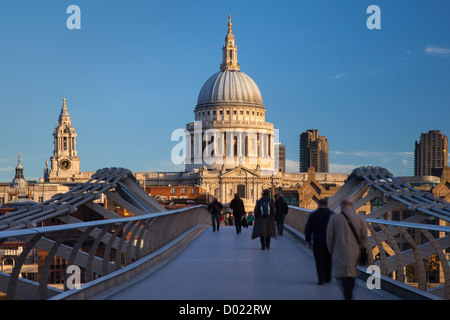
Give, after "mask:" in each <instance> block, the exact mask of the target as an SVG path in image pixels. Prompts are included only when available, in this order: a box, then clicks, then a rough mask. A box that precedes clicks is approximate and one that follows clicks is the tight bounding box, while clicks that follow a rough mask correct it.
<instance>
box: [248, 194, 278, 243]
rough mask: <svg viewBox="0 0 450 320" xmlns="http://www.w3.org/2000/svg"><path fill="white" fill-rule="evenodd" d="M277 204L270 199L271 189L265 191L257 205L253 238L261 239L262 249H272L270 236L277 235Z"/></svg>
mask: <svg viewBox="0 0 450 320" xmlns="http://www.w3.org/2000/svg"><path fill="white" fill-rule="evenodd" d="M275 214H276V209H275V204H274V202H273V200H272V199H270V192H269V190H264V191H263V196H262V198H261V199H259V200H258V201H256V205H255V225H254V227H253V231H252V239H255V238H257V237H259V238H260V240H261V250H265V249H266V248H267V249H270V238H271V237H275V238H276V237H277V233H276V231H275Z"/></svg>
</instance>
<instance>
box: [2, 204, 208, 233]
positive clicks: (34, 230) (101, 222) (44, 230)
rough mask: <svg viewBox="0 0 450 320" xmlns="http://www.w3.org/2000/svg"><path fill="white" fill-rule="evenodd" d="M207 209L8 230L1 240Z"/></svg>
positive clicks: (188, 208) (193, 207) (186, 209)
mask: <svg viewBox="0 0 450 320" xmlns="http://www.w3.org/2000/svg"><path fill="white" fill-rule="evenodd" d="M202 207H204V208H206V206H204V205H197V206H191V207H186V208H180V209H175V210H170V211H164V212H158V213H151V214H146V215H141V216H134V217H127V218H118V219H108V220H96V221H88V222H80V223H72V224H63V225H55V226H46V227H39V228H29V229H20V230H7V231H0V239H7V238H18V237H24V236H31V235H35V234H46V233H50V232H58V231H69V230H79V229H84V228H89V227H101V226H106V225H114V224H117V223H122V222H136V221H141V220H147V219H153V218H158V217H163V216H170V215H173V214H176V213H180V212H184V211H191V210H192V209H197V208H202Z"/></svg>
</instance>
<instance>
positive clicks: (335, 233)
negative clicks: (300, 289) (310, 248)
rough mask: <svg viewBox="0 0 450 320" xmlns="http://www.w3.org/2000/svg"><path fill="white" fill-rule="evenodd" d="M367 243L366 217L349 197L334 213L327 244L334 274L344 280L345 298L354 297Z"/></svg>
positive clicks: (329, 225) (329, 226)
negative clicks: (362, 253)
mask: <svg viewBox="0 0 450 320" xmlns="http://www.w3.org/2000/svg"><path fill="white" fill-rule="evenodd" d="M366 243H367V225H366V221H365V219H364V217H363V216H362V215H360V214H357V213H356V212H355V211H354V210H353V204H352V202H351V201H350V200H349V199H347V200H344V201H342V203H341V212H340V213H337V214H333V215H332V216H331V218H330V222H329V223H328V229H327V246H328V250H329V252H330V253H331V259H332V263H333V274H334V276H335V278H336V279H339V280H341V281H342V287H343V290H344V298H345V299H346V300H351V299H352V298H353V289H354V287H355V278H356V265H357V263H358V260H359V258H360V254H361V248H362V247H365V246H366Z"/></svg>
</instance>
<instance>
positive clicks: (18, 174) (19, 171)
mask: <svg viewBox="0 0 450 320" xmlns="http://www.w3.org/2000/svg"><path fill="white" fill-rule="evenodd" d="M20 153H21V152H20V151H19V155H18V157H17V167H16V175H15V177H16V178H23V167H22V164H21V163H20Z"/></svg>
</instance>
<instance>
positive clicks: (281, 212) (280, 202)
mask: <svg viewBox="0 0 450 320" xmlns="http://www.w3.org/2000/svg"><path fill="white" fill-rule="evenodd" d="M275 209H276V211H277V213H276V215H275V221H276V222H277V230H278V235H279V236H282V235H283V230H284V219H285V216H286V215H287V214H288V211H289V207H288V204H287V202H286V200H284V198H283V194H282V193H281V191H279V192H278V196H277V200H276V201H275Z"/></svg>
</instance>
